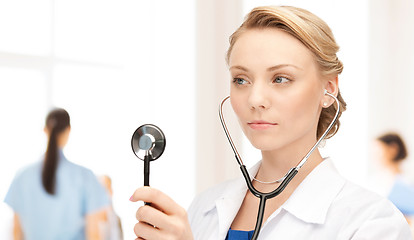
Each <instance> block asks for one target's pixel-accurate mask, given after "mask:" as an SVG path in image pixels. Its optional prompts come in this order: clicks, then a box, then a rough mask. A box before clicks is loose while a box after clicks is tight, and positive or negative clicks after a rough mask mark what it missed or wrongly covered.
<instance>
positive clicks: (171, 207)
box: [130, 187, 187, 216]
mask: <svg viewBox="0 0 414 240" xmlns="http://www.w3.org/2000/svg"><path fill="white" fill-rule="evenodd" d="M130 200H131V201H132V202H136V201H144V202H148V203H153V204H155V205H154V206H156V207H157V208H158V209H159V210H161V211H162V212H164V213H166V214H167V215H181V216H182V215H186V214H187V213H186V211H185V209H184V208H182V207H181V206H180V205H178V204H177V203H176V202H175V201H174V200H172V199H171V198H170V197H169V196H168V195H166V194H165V193H163V192H161V191H160V190H158V189H155V188H151V187H141V188H138V189H137V190H135V192H134V194H133V195H132V196H131V199H130Z"/></svg>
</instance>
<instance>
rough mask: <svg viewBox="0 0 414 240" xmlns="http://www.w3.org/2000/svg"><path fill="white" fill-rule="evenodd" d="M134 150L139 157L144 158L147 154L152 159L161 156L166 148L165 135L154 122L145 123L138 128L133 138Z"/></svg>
mask: <svg viewBox="0 0 414 240" xmlns="http://www.w3.org/2000/svg"><path fill="white" fill-rule="evenodd" d="M131 146H132V151H133V152H134V154H135V156H137V157H138V158H139V159H141V160H144V159H145V156H146V155H149V156H150V159H149V160H150V161H153V160H156V159H157V158H159V157H160V156H161V155H162V153H163V152H164V149H165V135H164V133H163V132H162V131H161V129H160V128H159V127H157V126H155V125H152V124H145V125H142V126H140V127H139V128H137V129H136V130H135V132H134V134H133V135H132V139H131Z"/></svg>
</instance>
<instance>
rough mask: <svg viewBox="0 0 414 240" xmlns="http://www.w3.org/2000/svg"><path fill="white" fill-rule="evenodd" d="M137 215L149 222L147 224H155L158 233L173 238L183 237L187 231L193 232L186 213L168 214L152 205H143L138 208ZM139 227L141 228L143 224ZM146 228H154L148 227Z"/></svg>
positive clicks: (139, 219) (141, 219)
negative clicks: (180, 214)
mask: <svg viewBox="0 0 414 240" xmlns="http://www.w3.org/2000/svg"><path fill="white" fill-rule="evenodd" d="M136 217H137V220H138V221H140V222H141V223H147V224H146V225H148V224H149V225H151V226H155V228H156V229H157V230H158V233H162V235H163V236H170V237H173V238H172V239H181V237H182V236H183V235H186V233H191V229H190V224H189V222H188V218H187V215H186V214H184V215H182V216H179V215H166V214H165V213H163V212H161V211H159V210H158V209H155V208H153V207H152V206H142V207H140V208H139V209H138V211H137V216H136ZM137 227H139V228H141V227H142V226H137ZM144 227H146V226H144ZM153 228H154V227H153ZM145 229H146V230H154V229H148V228H145ZM136 233H139V232H136Z"/></svg>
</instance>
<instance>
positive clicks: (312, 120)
mask: <svg viewBox="0 0 414 240" xmlns="http://www.w3.org/2000/svg"><path fill="white" fill-rule="evenodd" d="M279 109H280V113H281V114H282V118H283V120H284V121H285V122H284V125H286V126H289V128H290V129H297V130H298V131H300V130H304V128H306V129H308V128H311V129H313V128H315V129H316V127H317V123H318V121H319V115H320V110H321V109H320V107H319V99H317V98H316V97H315V95H313V96H311V95H309V96H304V95H301V96H295V97H292V98H290V99H289V101H286V102H284V103H280V105H279Z"/></svg>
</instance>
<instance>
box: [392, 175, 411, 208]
mask: <svg viewBox="0 0 414 240" xmlns="http://www.w3.org/2000/svg"><path fill="white" fill-rule="evenodd" d="M388 199H389V200H390V201H391V202H392V203H394V205H395V206H396V207H397V208H398V209H399V210H400V211H401V212H402V213H403V214H404V215H405V216H414V186H412V185H410V184H409V183H407V182H406V181H404V179H403V178H402V177H397V178H396V180H395V182H394V185H393V187H392V188H391V191H390V193H389V194H388Z"/></svg>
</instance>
